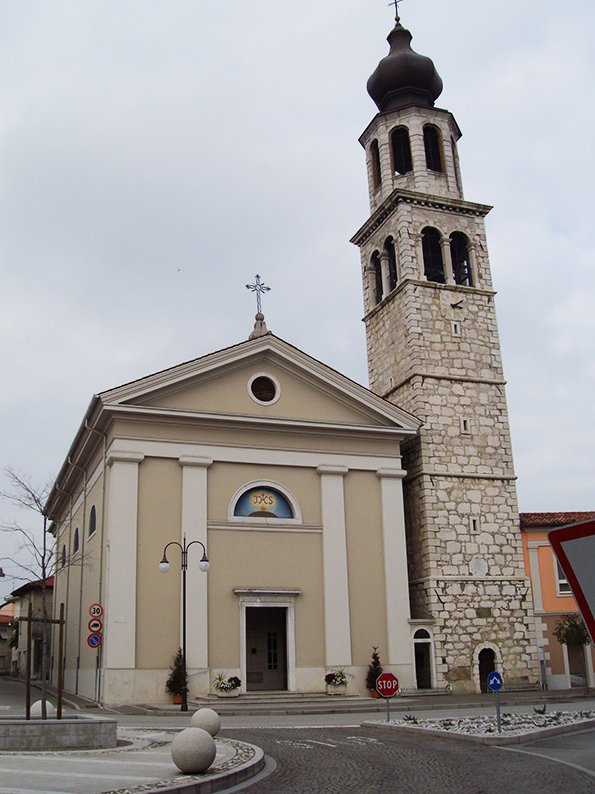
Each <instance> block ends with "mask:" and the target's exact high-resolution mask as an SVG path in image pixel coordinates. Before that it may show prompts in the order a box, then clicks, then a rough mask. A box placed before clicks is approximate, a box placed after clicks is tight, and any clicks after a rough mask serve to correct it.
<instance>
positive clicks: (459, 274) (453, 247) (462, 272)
mask: <svg viewBox="0 0 595 794" xmlns="http://www.w3.org/2000/svg"><path fill="white" fill-rule="evenodd" d="M450 256H451V259H452V270H453V273H454V277H455V284H461V285H462V286H464V287H472V286H473V276H472V274H471V261H470V258H469V240H468V239H467V237H466V235H464V234H463V233H462V232H453V233H452V234H451V235H450Z"/></svg>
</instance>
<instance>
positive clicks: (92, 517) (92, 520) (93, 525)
mask: <svg viewBox="0 0 595 794" xmlns="http://www.w3.org/2000/svg"><path fill="white" fill-rule="evenodd" d="M96 529H97V511H96V510H95V505H93V507H92V508H91V512H90V513H89V537H91V535H93V534H94V533H95V530H96Z"/></svg>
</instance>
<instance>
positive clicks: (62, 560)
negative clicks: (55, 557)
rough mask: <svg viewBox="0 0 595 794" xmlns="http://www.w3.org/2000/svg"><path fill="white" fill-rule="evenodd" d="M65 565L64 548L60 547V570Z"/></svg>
mask: <svg viewBox="0 0 595 794" xmlns="http://www.w3.org/2000/svg"><path fill="white" fill-rule="evenodd" d="M65 565H66V546H62V554H61V555H60V568H64V567H65Z"/></svg>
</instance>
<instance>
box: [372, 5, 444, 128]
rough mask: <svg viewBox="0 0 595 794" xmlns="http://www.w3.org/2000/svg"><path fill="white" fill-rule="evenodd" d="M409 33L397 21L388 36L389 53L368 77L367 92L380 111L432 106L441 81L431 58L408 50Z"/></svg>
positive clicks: (438, 92)
mask: <svg viewBox="0 0 595 794" xmlns="http://www.w3.org/2000/svg"><path fill="white" fill-rule="evenodd" d="M412 38H413V37H412V35H411V33H410V32H409V31H408V30H406V29H405V28H404V27H403V26H402V25H401V23H400V22H399V20H398V19H397V24H396V25H395V27H394V28H393V30H391V32H390V34H389V36H388V43H389V44H390V52H389V54H388V55H387V56H386V58H383V59H382V60H381V61H380V63H379V64H378V66H377V67H376V71H375V72H374V74H373V75H372V76H371V77H370V79H369V80H368V93H369V94H370V96H371V97H372V99H373V100H374V102H375V103H376V105H377V106H378V110H379V111H380V112H381V113H383V112H386V111H389V110H398V109H399V108H402V107H405V106H406V105H421V106H423V107H430V108H431V107H434V102H435V101H436V99H438V97H439V96H440V94H441V93H442V80H441V79H440V75H439V74H438V72H437V71H436V67H435V66H434V64H433V62H432V60H431V58H427V57H426V56H425V55H420V54H419V53H417V52H414V50H412V49H411V39H412Z"/></svg>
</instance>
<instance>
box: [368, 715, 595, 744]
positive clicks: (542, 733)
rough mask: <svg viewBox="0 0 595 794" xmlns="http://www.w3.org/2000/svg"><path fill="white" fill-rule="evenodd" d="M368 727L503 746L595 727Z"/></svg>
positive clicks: (381, 724) (372, 724)
mask: <svg viewBox="0 0 595 794" xmlns="http://www.w3.org/2000/svg"><path fill="white" fill-rule="evenodd" d="M362 725H365V726H366V727H367V728H389V729H390V730H393V731H402V732H404V733H407V732H411V731H416V732H417V733H424V734H427V735H428V736H437V737H438V738H441V739H458V740H460V741H462V742H475V743H476V744H487V745H492V746H496V747H502V746H506V745H510V744H525V743H527V742H533V741H536V740H537V739H546V738H547V737H549V736H559V735H561V734H565V733H578V732H580V731H584V730H589V729H590V728H595V719H594V720H581V721H580V722H575V723H573V724H572V725H559V726H558V725H555V726H553V727H551V728H538V729H537V730H534V731H531V732H530V733H521V734H515V735H514V736H504V735H500V736H486V735H484V734H478V735H473V734H472V733H457V732H456V731H441V730H439V729H437V728H421V727H418V726H417V725H395V724H394V723H392V722H375V721H374V722H372V721H367V722H362Z"/></svg>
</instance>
